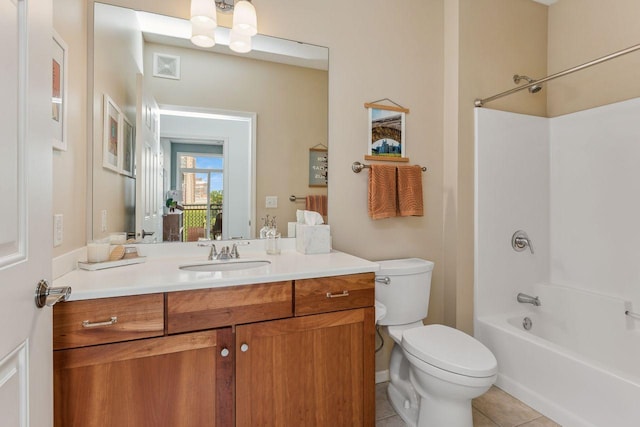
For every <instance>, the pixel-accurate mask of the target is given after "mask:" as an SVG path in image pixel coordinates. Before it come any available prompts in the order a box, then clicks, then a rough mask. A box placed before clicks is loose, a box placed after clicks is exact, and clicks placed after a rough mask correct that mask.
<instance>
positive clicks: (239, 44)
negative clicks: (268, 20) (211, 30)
mask: <svg viewBox="0 0 640 427" xmlns="http://www.w3.org/2000/svg"><path fill="white" fill-rule="evenodd" d="M229 49H231V50H232V51H234V52H238V53H247V52H249V51H251V36H248V35H246V34H240V33H238V32H237V31H236V30H234V29H233V28H232V29H231V31H230V32H229Z"/></svg>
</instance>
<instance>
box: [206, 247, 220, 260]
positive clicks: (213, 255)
mask: <svg viewBox="0 0 640 427" xmlns="http://www.w3.org/2000/svg"><path fill="white" fill-rule="evenodd" d="M210 246H211V250H210V251H209V258H208V259H209V261H212V260H214V259H216V258H217V257H218V251H217V250H216V245H215V243H211V245H210Z"/></svg>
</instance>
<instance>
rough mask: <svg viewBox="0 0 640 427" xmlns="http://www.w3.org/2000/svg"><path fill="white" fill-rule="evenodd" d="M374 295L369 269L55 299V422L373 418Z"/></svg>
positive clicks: (169, 425) (144, 424) (64, 425)
mask: <svg viewBox="0 0 640 427" xmlns="http://www.w3.org/2000/svg"><path fill="white" fill-rule="evenodd" d="M373 298H374V274H373V273H366V274H354V275H348V276H339V277H328V278H321V279H304V280H296V281H293V282H291V281H288V282H275V283H266V284H256V285H247V286H235V287H226V288H211V289H203V290H191V291H179V292H169V293H166V294H156V295H142V296H129V297H120V298H104V299H98V300H87V301H71V302H65V303H62V304H57V305H56V306H54V350H55V351H54V419H55V427H74V426H82V427H116V426H117V427H123V426H131V427H134V426H135V427H165V426H166V427H209V426H224V427H232V426H234V425H236V426H243V427H253V426H284V427H289V426H317V427H323V426H329V427H340V426H344V427H354V426H363V427H373V426H374V424H375V421H374V418H375V384H374V382H375V379H374V377H375V372H374V369H375V368H374V346H375V344H374V333H375V324H374V323H375V322H374V309H373V306H374V300H373ZM113 317H117V319H118V320H117V322H111V321H110V320H111V319H112V318H113ZM159 319H160V320H159ZM84 320H89V324H90V325H93V324H96V323H98V325H97V326H95V327H89V328H86V327H82V322H83V321H84Z"/></svg>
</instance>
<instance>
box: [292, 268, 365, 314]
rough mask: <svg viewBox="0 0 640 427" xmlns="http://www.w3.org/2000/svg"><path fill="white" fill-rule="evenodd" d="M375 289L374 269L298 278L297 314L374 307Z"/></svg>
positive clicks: (296, 285)
mask: <svg viewBox="0 0 640 427" xmlns="http://www.w3.org/2000/svg"><path fill="white" fill-rule="evenodd" d="M374 293H375V274H374V273H362V274H352V275H348V276H333V277H322V278H317V279H303V280H296V281H295V315H296V316H303V315H306V314H317V313H327V312H330V311H338V310H348V309H351V308H360V307H373V305H374Z"/></svg>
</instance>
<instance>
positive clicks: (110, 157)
mask: <svg viewBox="0 0 640 427" xmlns="http://www.w3.org/2000/svg"><path fill="white" fill-rule="evenodd" d="M121 121H122V112H121V111H120V108H118V106H117V105H116V103H115V102H113V100H112V99H111V98H110V97H109V95H105V96H104V139H103V141H102V145H103V152H102V167H104V168H106V169H110V170H112V171H114V172H120V170H121V163H120V161H121V160H120V159H121V152H122V131H121V126H120V123H121Z"/></svg>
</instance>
